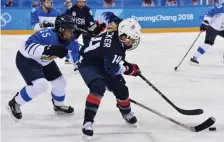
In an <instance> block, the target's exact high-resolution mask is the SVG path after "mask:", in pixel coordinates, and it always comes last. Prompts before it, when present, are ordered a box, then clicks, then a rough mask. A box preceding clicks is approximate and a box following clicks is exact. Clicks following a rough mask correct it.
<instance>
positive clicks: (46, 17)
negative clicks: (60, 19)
mask: <svg viewBox="0 0 224 142" xmlns="http://www.w3.org/2000/svg"><path fill="white" fill-rule="evenodd" d="M60 14H61V12H60V11H59V10H57V9H55V8H51V10H50V12H49V13H45V12H44V11H43V9H42V6H38V7H35V8H33V9H32V10H31V25H32V28H33V29H34V30H37V31H38V30H41V29H42V28H41V27H40V24H42V23H43V21H47V22H51V23H53V24H54V23H55V19H56V17H57V16H58V15H60Z"/></svg>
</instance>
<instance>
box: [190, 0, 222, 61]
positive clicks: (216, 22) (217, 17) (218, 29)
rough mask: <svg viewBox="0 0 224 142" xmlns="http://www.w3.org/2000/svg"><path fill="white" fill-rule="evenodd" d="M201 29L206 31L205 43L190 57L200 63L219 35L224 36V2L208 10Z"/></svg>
mask: <svg viewBox="0 0 224 142" xmlns="http://www.w3.org/2000/svg"><path fill="white" fill-rule="evenodd" d="M200 30H201V31H206V36H205V41H204V44H203V45H201V46H199V47H198V49H197V51H196V53H195V54H194V55H193V57H192V58H191V59H190V61H191V62H193V63H196V64H199V61H198V59H199V58H200V57H201V56H202V55H203V54H204V53H205V52H206V50H208V49H209V48H211V47H212V46H213V44H214V42H215V39H216V37H217V36H218V35H219V36H221V37H223V38H224V3H223V2H220V3H219V4H217V5H216V6H215V7H214V8H212V9H211V10H209V11H208V13H207V14H206V15H205V17H204V20H203V22H202V24H201V26H200Z"/></svg>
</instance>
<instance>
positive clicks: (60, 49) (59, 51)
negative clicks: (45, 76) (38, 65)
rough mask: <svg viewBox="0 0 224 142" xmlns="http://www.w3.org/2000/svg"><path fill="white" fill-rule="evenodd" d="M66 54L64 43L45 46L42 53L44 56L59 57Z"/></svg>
mask: <svg viewBox="0 0 224 142" xmlns="http://www.w3.org/2000/svg"><path fill="white" fill-rule="evenodd" d="M67 54H68V50H67V49H66V48H65V46H64V45H52V46H46V47H45V48H44V52H43V55H45V56H49V57H50V56H56V57H59V58H64V57H65V56H66V55H67Z"/></svg>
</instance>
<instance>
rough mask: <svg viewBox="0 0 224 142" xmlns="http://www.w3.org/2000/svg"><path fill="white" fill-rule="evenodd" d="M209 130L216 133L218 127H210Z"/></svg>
mask: <svg viewBox="0 0 224 142" xmlns="http://www.w3.org/2000/svg"><path fill="white" fill-rule="evenodd" d="M208 129H209V131H216V127H210V128H208Z"/></svg>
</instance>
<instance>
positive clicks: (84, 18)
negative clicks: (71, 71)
mask: <svg viewBox="0 0 224 142" xmlns="http://www.w3.org/2000/svg"><path fill="white" fill-rule="evenodd" d="M65 13H66V14H69V15H72V16H73V17H74V20H75V23H76V25H77V28H76V29H75V31H74V35H75V37H76V39H78V38H79V36H80V35H81V34H82V38H83V44H84V47H87V46H88V45H89V41H90V39H91V37H92V35H91V34H92V32H93V31H94V30H97V29H96V28H97V26H96V24H95V21H94V18H93V13H92V11H91V9H90V8H89V7H88V6H86V0H77V4H74V5H73V6H72V7H71V8H69V9H68V10H67V11H66V12H65ZM65 62H67V61H65Z"/></svg>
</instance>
